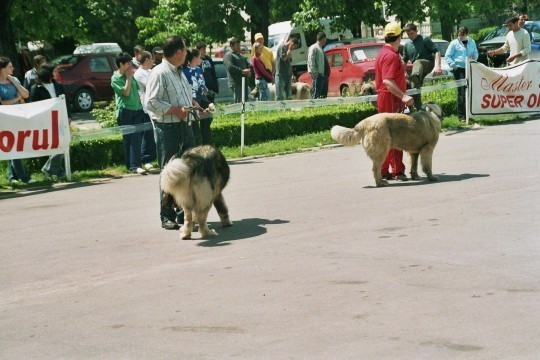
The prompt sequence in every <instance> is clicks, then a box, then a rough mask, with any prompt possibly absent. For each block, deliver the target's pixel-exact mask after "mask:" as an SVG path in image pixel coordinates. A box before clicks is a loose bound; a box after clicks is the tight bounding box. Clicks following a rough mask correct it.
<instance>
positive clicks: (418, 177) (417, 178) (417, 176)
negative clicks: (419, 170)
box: [411, 174, 422, 180]
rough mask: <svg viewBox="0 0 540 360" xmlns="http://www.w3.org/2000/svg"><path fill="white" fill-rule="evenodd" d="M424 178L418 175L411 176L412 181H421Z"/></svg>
mask: <svg viewBox="0 0 540 360" xmlns="http://www.w3.org/2000/svg"><path fill="white" fill-rule="evenodd" d="M421 178H422V177H421V176H420V175H418V174H411V179H412V180H420V179H421Z"/></svg>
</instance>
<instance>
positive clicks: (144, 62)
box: [133, 50, 156, 170]
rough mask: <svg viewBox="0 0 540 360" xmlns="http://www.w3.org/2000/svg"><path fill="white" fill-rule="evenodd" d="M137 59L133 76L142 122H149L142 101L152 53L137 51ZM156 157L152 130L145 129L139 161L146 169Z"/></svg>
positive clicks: (150, 166)
mask: <svg viewBox="0 0 540 360" xmlns="http://www.w3.org/2000/svg"><path fill="white" fill-rule="evenodd" d="M137 60H138V61H139V63H140V64H141V65H140V66H139V68H138V69H137V71H135V74H133V76H134V77H135V79H136V80H137V81H138V82H139V98H140V99H141V104H142V106H143V110H144V120H143V123H149V122H150V116H149V115H148V109H147V108H146V103H145V102H144V96H145V93H146V82H147V81H148V75H150V72H151V71H152V66H153V65H154V59H153V58H152V54H151V53H150V52H148V51H144V50H143V51H141V52H139V56H138V57H137ZM155 159H156V142H155V140H154V132H153V130H146V131H143V133H142V141H141V162H142V163H143V164H144V168H145V169H146V170H150V169H152V168H153V167H154V166H153V165H152V163H151V162H152V161H154V160H155Z"/></svg>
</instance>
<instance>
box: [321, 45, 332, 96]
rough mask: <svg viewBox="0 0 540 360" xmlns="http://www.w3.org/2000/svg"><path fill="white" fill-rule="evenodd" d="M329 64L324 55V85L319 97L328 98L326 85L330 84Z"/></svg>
mask: <svg viewBox="0 0 540 360" xmlns="http://www.w3.org/2000/svg"><path fill="white" fill-rule="evenodd" d="M330 71H331V69H330V63H329V62H328V58H327V57H326V55H325V56H324V83H323V87H322V92H321V97H323V98H326V97H328V84H329V83H330Z"/></svg>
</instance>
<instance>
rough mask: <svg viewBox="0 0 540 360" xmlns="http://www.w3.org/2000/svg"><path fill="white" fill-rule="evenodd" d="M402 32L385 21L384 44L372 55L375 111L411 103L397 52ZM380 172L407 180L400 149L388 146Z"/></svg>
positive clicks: (389, 110)
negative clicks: (375, 94) (373, 59)
mask: <svg viewBox="0 0 540 360" xmlns="http://www.w3.org/2000/svg"><path fill="white" fill-rule="evenodd" d="M402 32H403V30H401V27H400V26H399V25H398V24H397V23H389V24H388V25H386V27H385V28H384V42H385V44H384V45H383V47H382V49H381V51H380V52H379V55H377V58H376V59H375V87H376V89H377V93H378V97H377V108H378V110H379V113H399V112H402V111H403V110H404V108H405V106H406V105H407V106H410V105H412V104H413V103H414V99H413V98H412V97H411V96H409V95H407V94H406V93H405V91H406V90H407V79H406V77H405V63H404V62H403V60H402V59H401V57H400V55H399V53H398V47H399V43H400V41H401V33H402ZM390 167H392V172H390V170H389V169H390ZM381 174H382V177H383V178H386V179H387V180H390V179H394V178H396V179H397V180H400V181H407V180H408V178H407V176H406V175H405V165H404V164H403V151H401V150H398V149H390V151H389V152H388V155H387V156H386V160H385V161H384V163H383V165H382V167H381Z"/></svg>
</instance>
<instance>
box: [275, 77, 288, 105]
mask: <svg viewBox="0 0 540 360" xmlns="http://www.w3.org/2000/svg"><path fill="white" fill-rule="evenodd" d="M291 98H292V88H291V77H290V76H283V75H281V74H276V100H290V99H291Z"/></svg>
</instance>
